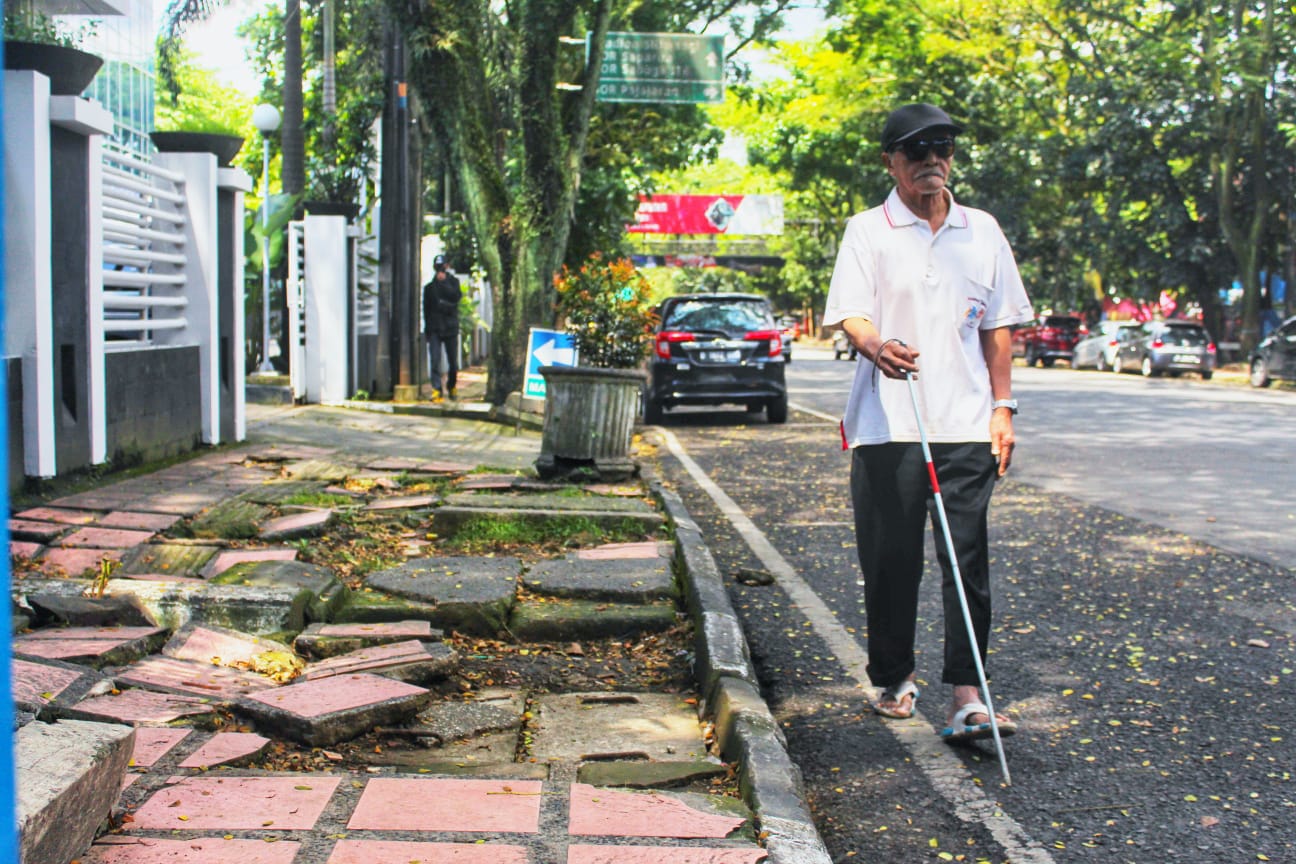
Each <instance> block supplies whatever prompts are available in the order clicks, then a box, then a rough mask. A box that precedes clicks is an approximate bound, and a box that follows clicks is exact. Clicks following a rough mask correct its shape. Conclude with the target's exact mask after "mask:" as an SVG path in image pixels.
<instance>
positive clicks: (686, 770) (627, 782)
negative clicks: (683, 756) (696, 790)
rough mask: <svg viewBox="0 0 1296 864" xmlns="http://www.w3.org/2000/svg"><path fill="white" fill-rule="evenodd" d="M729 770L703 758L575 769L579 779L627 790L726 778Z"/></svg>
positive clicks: (584, 765)
mask: <svg viewBox="0 0 1296 864" xmlns="http://www.w3.org/2000/svg"><path fill="white" fill-rule="evenodd" d="M728 770H729V769H728V768H726V767H725V766H724V765H721V764H719V763H717V762H707V761H705V760H701V759H697V760H689V761H686V762H641V761H634V762H621V761H613V762H585V763H582V764H581V766H580V768H578V769H577V771H576V782H578V783H588V784H589V785H590V786H602V787H616V786H620V787H623V788H626V789H669V788H671V787H674V786H687V785H689V784H691V783H695V782H698V781H701V780H710V779H712V778H716V777H724V776H725V774H727V773H728Z"/></svg>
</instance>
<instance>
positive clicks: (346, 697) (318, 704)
mask: <svg viewBox="0 0 1296 864" xmlns="http://www.w3.org/2000/svg"><path fill="white" fill-rule="evenodd" d="M426 692H427V691H426V690H424V689H423V688H422V687H415V686H414V685H413V684H405V683H403V682H401V681H393V680H392V679H390V678H383V677H381V676H379V675H366V674H360V675H345V676H342V675H339V676H335V677H332V678H322V679H319V680H317V681H302V682H300V683H296V684H287V685H285V686H282V687H278V688H276V689H274V690H268V691H263V692H260V693H253V694H251V695H250V696H249V697H248V698H249V699H253V700H255V701H257V702H262V703H264V704H266V705H269V706H271V707H272V708H278V709H279V710H281V711H289V712H291V713H293V714H296V715H297V716H299V717H322V716H323V715H325V714H333V713H335V712H338V711H349V710H351V709H353V708H362V707H364V706H366V705H376V704H378V703H379V702H386V701H387V700H388V699H399V698H401V697H404V696H410V695H412V694H415V693H426Z"/></svg>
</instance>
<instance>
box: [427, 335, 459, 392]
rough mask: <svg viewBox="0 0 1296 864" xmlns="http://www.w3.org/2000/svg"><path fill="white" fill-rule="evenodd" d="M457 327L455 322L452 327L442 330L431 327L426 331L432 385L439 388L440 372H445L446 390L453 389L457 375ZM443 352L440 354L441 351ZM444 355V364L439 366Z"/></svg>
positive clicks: (456, 381)
mask: <svg viewBox="0 0 1296 864" xmlns="http://www.w3.org/2000/svg"><path fill="white" fill-rule="evenodd" d="M458 333H459V329H458V324H457V323H456V324H455V325H454V327H451V328H446V329H445V330H444V331H441V330H437V329H432V330H429V331H428V332H427V334H426V335H427V345H428V356H429V357H430V362H429V365H430V366H431V371H432V387H433V388H435V389H438V390H439V389H441V374H442V373H445V376H446V383H445V387H446V390H453V389H455V385H456V384H457V383H458V377H459V343H458V339H457V338H456V337H457V336H458ZM442 351H444V352H445V353H444V354H442V353H441V352H442ZM442 357H444V358H445V361H446V365H445V367H444V368H442V366H441V358H442Z"/></svg>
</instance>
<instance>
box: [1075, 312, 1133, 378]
mask: <svg viewBox="0 0 1296 864" xmlns="http://www.w3.org/2000/svg"><path fill="white" fill-rule="evenodd" d="M1138 329H1139V324H1138V322H1137V321H1101V322H1099V324H1098V327H1097V329H1096V330H1094V331H1092V332H1091V333H1090V334H1089V335H1088V336H1086V337H1085V338H1083V339H1081V340H1080V341H1079V342H1077V343H1076V346H1075V355H1074V356H1073V357H1072V358H1071V368H1073V369H1090V368H1093V369H1097V370H1098V371H1099V372H1106V371H1107V370H1108V369H1111V368H1112V365H1113V364H1114V363H1115V360H1116V349H1117V348H1119V347H1120V344H1121V342H1122V341H1124V340H1126V339H1130V338H1132V337H1133V335H1134V334H1135V333H1137V332H1138Z"/></svg>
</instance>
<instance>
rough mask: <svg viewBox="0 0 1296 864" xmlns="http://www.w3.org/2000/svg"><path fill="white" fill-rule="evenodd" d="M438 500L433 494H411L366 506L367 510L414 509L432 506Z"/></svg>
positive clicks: (385, 499) (384, 499)
mask: <svg viewBox="0 0 1296 864" xmlns="http://www.w3.org/2000/svg"><path fill="white" fill-rule="evenodd" d="M436 502H437V499H436V498H435V497H434V496H432V495H410V496H407V497H404V498H383V499H381V500H378V501H375V502H373V503H372V504H369V505H368V506H366V507H365V509H366V510H413V509H416V508H419V507H431V506H432V505H433V504H435V503H436Z"/></svg>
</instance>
